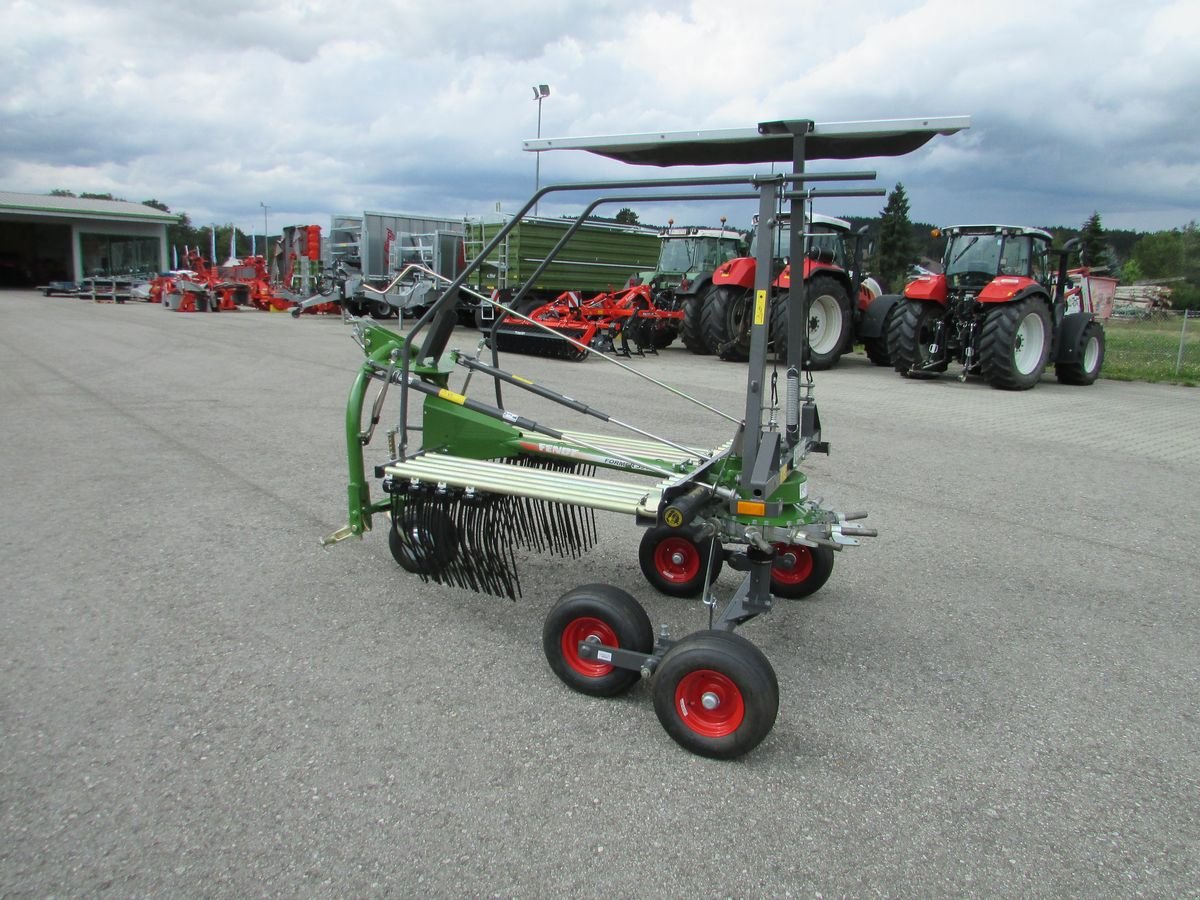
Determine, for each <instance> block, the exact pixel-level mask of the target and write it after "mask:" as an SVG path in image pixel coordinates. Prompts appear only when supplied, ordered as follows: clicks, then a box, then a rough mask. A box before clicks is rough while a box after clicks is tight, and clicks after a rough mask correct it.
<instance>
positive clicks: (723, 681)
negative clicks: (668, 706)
mask: <svg viewBox="0 0 1200 900" xmlns="http://www.w3.org/2000/svg"><path fill="white" fill-rule="evenodd" d="M675 712H676V713H678V714H679V719H680V721H681V722H683V724H684V725H686V726H687V727H688V728H690V729H691V730H692V731H694V732H696V734H699V735H703V736H704V737H710V738H719V737H725V736H726V735H729V734H733V733H734V732H735V731H737V730H738V727H739V726H740V725H741V724H742V720H743V719H744V718H745V717H746V704H745V701H743V699H742V692H741V691H740V690H739V689H738V686H737V685H736V684H734V683H733V679H731V678H730V677H729V676H728V675H723V674H722V673H720V672H717V671H714V670H713V669H697V670H696V671H694V672H689V673H688V674H687V675H685V676H683V678H681V679H680V680H679V684H678V685H676V686H675Z"/></svg>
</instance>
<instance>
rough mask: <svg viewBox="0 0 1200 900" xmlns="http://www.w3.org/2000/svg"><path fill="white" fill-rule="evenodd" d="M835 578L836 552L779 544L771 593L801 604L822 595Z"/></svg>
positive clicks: (825, 548) (828, 549) (773, 566)
mask: <svg viewBox="0 0 1200 900" xmlns="http://www.w3.org/2000/svg"><path fill="white" fill-rule="evenodd" d="M832 574H833V550H831V549H830V548H829V547H806V546H804V545H803V544H776V545H775V562H774V564H773V565H772V566H771V593H772V594H774V595H775V596H776V597H782V598H783V599H784V600H800V599H802V598H804V597H807V596H809V595H810V594H814V593H816V592H817V591H819V590H820V589H821V588H822V587H823V586H824V584H825V582H827V581H828V580H829V576H830V575H832Z"/></svg>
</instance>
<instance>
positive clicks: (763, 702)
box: [654, 631, 779, 759]
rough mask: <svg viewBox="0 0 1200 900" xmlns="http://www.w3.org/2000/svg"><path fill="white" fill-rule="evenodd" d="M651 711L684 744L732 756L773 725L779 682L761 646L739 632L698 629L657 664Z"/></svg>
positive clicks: (750, 746)
mask: <svg viewBox="0 0 1200 900" xmlns="http://www.w3.org/2000/svg"><path fill="white" fill-rule="evenodd" d="M654 712H655V713H656V714H657V715H658V721H659V722H661V723H662V726H663V728H664V729H666V732H667V734H669V735H670V736H671V738H672V740H674V741H675V742H676V743H677V744H679V745H680V746H681V747H683V748H684V749H686V750H688V751H690V752H692V753H696V754H699V755H700V756H710V757H713V758H715V759H732V758H734V757H736V756H741V755H742V754H743V753H746V752H748V751H750V750H753V749H754V748H755V747H757V746H758V745H759V743H761V742H762V740H763V738H765V737H766V736H767V735H768V734H769V733H770V731H771V729H772V727H774V725H775V717H776V716H777V715H778V713H779V682H778V680H777V679H776V677H775V670H774V669H773V668H771V663H770V662H769V661H768V660H767V658H766V656H764V655H763V653H762V651H761V650H759V649H758V648H757V647H755V646H754V645H753V644H752V643H750V642H749V641H748V640H746V639H745V638H744V637H742V636H741V635H739V634H734V633H732V632H728V631H698V632H696V633H695V634H690V635H688V636H687V637H685V638H683V639H682V640H681V641H679V642H678V643H677V644H675V645H674V646H672V647H671V649H670V650H668V651H667V654H666V656H664V657H663V660H662V662H661V663H660V664H659V666H658V670H657V672H656V673H655V675H654Z"/></svg>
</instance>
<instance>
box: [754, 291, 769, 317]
mask: <svg viewBox="0 0 1200 900" xmlns="http://www.w3.org/2000/svg"><path fill="white" fill-rule="evenodd" d="M765 321H767V292H766V291H755V293H754V324H755V325H761V324H762V323H763V322H765Z"/></svg>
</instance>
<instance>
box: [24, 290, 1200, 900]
mask: <svg viewBox="0 0 1200 900" xmlns="http://www.w3.org/2000/svg"><path fill="white" fill-rule="evenodd" d="M347 335H348V330H347V329H346V328H345V327H344V326H343V325H342V324H341V323H340V322H339V321H336V320H333V319H319V318H314V317H306V318H304V319H303V320H300V321H294V320H292V319H291V318H290V317H286V316H279V315H267V314H263V313H255V312H240V313H224V314H216V315H214V314H207V315H204V314H200V315H195V314H193V315H188V314H172V313H168V312H165V311H163V310H161V309H159V308H158V307H154V306H144V305H133V304H126V305H123V306H117V305H95V304H91V303H87V302H83V301H80V300H77V299H70V298H51V299H46V298H42V297H40V296H38V295H36V294H33V293H26V292H4V293H0V417H2V422H3V428H0V464H2V470H0V472H2V475H3V477H2V479H0V510H2V511H3V512H2V517H0V548H2V549H0V560H2V561H3V564H2V565H0V609H2V610H3V622H4V627H3V629H0V673H2V680H0V746H2V752H0V894H3V895H6V896H23V895H32V896H49V895H93V894H100V893H113V894H116V895H124V896H147V895H160V896H161V895H184V896H237V897H240V896H247V895H277V896H342V897H345V896H364V895H373V894H385V893H390V894H395V895H401V896H420V895H431V896H489V895H502V896H509V895H512V896H526V897H528V896H601V895H604V896H623V897H632V896H680V897H684V896H686V897H700V896H705V897H706V896H772V897H774V896H787V895H796V896H814V895H817V894H822V895H824V896H871V895H877V894H884V895H891V896H908V897H930V896H954V897H961V896H994V895H1008V896H1018V895H1019V896H1142V895H1145V896H1158V897H1168V896H1181V895H1192V896H1195V895H1196V892H1197V885H1198V884H1200V859H1198V854H1200V851H1198V850H1197V848H1198V847H1200V824H1198V823H1200V764H1198V762H1197V760H1198V759H1200V738H1198V734H1200V724H1198V722H1197V709H1198V708H1200V684H1198V680H1200V650H1198V645H1200V641H1198V638H1200V629H1198V627H1197V625H1198V618H1200V614H1198V612H1197V604H1196V595H1197V593H1198V591H1197V585H1198V582H1200V578H1198V576H1200V546H1198V541H1197V538H1198V537H1200V522H1198V515H1197V510H1200V391H1196V390H1189V389H1182V388H1175V387H1170V386H1152V385H1143V384H1123V383H1117V382H1107V381H1101V382H1099V383H1097V384H1096V385H1095V386H1093V387H1091V388H1067V387H1060V386H1059V385H1058V384H1057V383H1056V382H1054V380H1053V378H1052V377H1050V378H1048V379H1047V380H1046V381H1044V382H1043V383H1042V384H1041V385H1039V386H1038V387H1037V388H1036V389H1035V390H1033V391H1031V392H1027V393H1022V394H1006V393H1001V392H998V391H994V390H991V389H990V388H988V387H986V386H984V385H982V384H980V383H978V382H969V383H966V384H961V383H959V382H958V381H956V380H953V379H952V378H949V377H945V378H943V379H942V380H940V381H938V382H935V383H914V382H908V381H904V380H902V379H900V378H899V377H897V376H896V375H895V374H893V373H890V372H885V371H882V370H879V369H876V368H873V367H871V366H870V365H868V364H867V363H866V362H865V360H864V359H863V358H862V357H855V358H851V359H848V360H846V361H845V363H844V364H843V366H841V367H840V368H839V369H838V370H836V371H834V372H830V373H821V374H818V376H817V388H818V397H819V399H820V401H821V413H822V420H823V423H824V426H825V435H826V437H827V438H829V439H830V440H831V441H832V444H833V454H832V456H830V457H817V458H815V459H814V460H812V464H811V466H809V472H810V475H811V477H812V481H813V487H814V493H816V494H818V495H822V496H824V497H825V499H826V502H827V504H828V505H831V506H834V507H835V508H840V509H856V508H866V509H869V510H870V511H871V518H870V519H869V520H868V522H869V523H870V524H874V525H876V526H877V527H878V528H879V529H880V530H881V536H880V537H879V538H878V539H877V540H875V541H873V542H869V543H867V544H866V545H865V546H864V547H862V548H859V549H857V550H853V551H850V552H847V553H844V554H842V555H841V556H839V557H838V563H837V568H836V570H835V573H834V576H833V578H832V579H831V581H830V583H829V585H828V586H827V587H826V588H825V589H824V590H823V591H822V592H821V593H820V594H819V596H818V598H815V599H813V600H811V601H807V602H799V603H790V604H787V605H785V606H783V607H782V608H780V609H778V610H776V612H774V613H772V614H771V615H770V616H767V617H764V618H763V619H760V620H757V621H755V622H753V623H751V624H750V625H749V626H748V627H747V628H746V629H745V630H744V633H745V634H746V635H747V636H748V637H750V638H751V639H753V640H754V641H755V642H756V643H757V644H758V645H759V646H760V647H761V648H762V649H763V650H764V652H765V653H766V654H767V656H768V657H769V658H770V659H771V661H772V663H773V664H774V666H775V668H776V670H777V672H778V675H779V681H780V685H781V693H782V699H781V709H780V716H779V721H778V723H777V725H776V727H775V730H774V731H773V732H772V733H771V735H770V736H769V737H768V739H767V740H766V741H765V742H764V744H763V745H762V746H761V747H760V748H759V749H758V750H757V751H756V752H754V753H753V754H751V755H750V756H748V757H746V758H744V759H742V760H739V761H735V762H716V761H712V760H705V759H701V758H697V757H694V756H690V755H688V754H687V753H685V752H683V751H682V750H681V749H679V748H678V747H677V746H676V745H675V744H674V743H672V742H671V741H670V739H669V738H668V737H667V736H666V734H665V733H664V732H663V731H662V729H661V728H660V727H659V725H658V722H657V720H656V719H655V717H654V713H653V708H652V704H651V702H650V692H649V690H648V686H647V685H644V684H643V685H639V686H638V687H637V688H635V690H634V691H633V692H631V693H630V694H629V695H628V696H625V697H623V698H620V699H616V700H611V701H602V700H594V699H589V698H586V697H583V696H580V695H577V694H573V693H571V692H570V691H568V690H567V689H566V688H565V687H564V686H563V685H562V684H561V683H559V681H558V680H557V679H556V678H555V677H554V676H553V675H552V674H551V673H550V671H549V669H548V667H547V666H546V663H545V660H544V658H543V656H542V653H541V648H540V633H541V621H542V616H543V615H544V613H545V611H546V609H548V608H549V605H550V604H551V602H552V601H553V600H554V598H556V597H557V596H559V594H561V593H562V592H563V591H565V590H567V589H568V588H570V587H572V586H574V585H576V584H579V583H583V582H586V581H594V580H608V581H611V582H613V583H615V584H619V585H621V586H623V587H625V588H627V589H629V590H631V591H632V592H634V593H635V594H636V595H638V596H639V597H640V598H642V599H643V600H644V601H645V603H646V605H647V608H648V611H649V613H650V617H651V619H652V621H654V622H656V623H659V622H664V623H667V624H669V625H671V627H672V628H673V629H674V630H675V632H676V633H678V634H682V633H685V632H687V631H689V630H694V629H696V628H699V627H702V625H703V623H704V619H703V615H702V612H701V610H700V609H699V608H698V607H697V605H696V604H694V603H689V602H685V601H678V600H670V599H668V598H664V597H660V596H656V595H653V594H652V592H651V591H650V589H649V588H648V587H647V586H646V585H645V584H644V583H643V582H642V579H641V576H640V574H639V572H638V569H637V563H636V548H637V540H638V537H639V532H638V530H637V529H636V528H635V527H633V526H632V524H631V523H629V522H628V521H626V520H623V519H620V518H617V517H602V518H601V523H600V524H601V528H602V534H603V539H602V542H601V544H600V546H598V547H597V548H596V549H595V550H593V551H592V552H591V553H590V554H589V555H588V556H586V557H585V558H584V559H583V560H582V561H579V562H575V563H562V562H556V561H554V560H551V559H544V558H541V557H532V558H530V559H529V560H528V561H527V564H526V565H525V566H524V568H523V570H522V574H523V577H522V581H523V584H524V586H525V597H524V598H523V599H522V600H521V601H519V602H518V603H516V604H513V603H510V602H508V601H504V600H497V599H493V598H487V597H479V596H475V595H472V594H470V593H467V592H465V591H460V590H457V589H452V588H443V587H438V586H436V585H425V584H422V583H421V582H420V581H418V580H416V579H415V578H414V577H413V576H408V575H405V574H404V573H403V572H401V571H400V570H399V569H398V568H397V567H396V566H395V564H394V563H393V562H392V560H391V558H390V556H389V554H388V551H387V547H386V540H385V538H384V534H383V532H382V531H377V532H376V533H374V534H372V535H369V536H368V537H367V539H366V540H363V541H361V542H360V541H351V542H346V543H344V544H342V545H339V546H337V547H334V548H331V549H329V550H321V549H320V548H319V546H318V543H317V540H318V538H319V537H320V536H321V535H323V534H326V533H328V532H330V531H332V530H333V529H335V528H336V527H338V526H340V525H341V524H343V522H344V520H345V501H344V496H345V487H344V462H343V450H342V446H341V442H342V417H343V406H344V401H345V396H346V393H347V391H348V389H349V387H350V383H351V380H352V378H353V373H354V371H355V368H356V366H357V362H358V360H359V358H360V355H359V351H358V349H357V347H355V346H354V345H353V344H352V343H351V342H350V340H349V339H348V336H347ZM458 339H459V340H460V341H461V343H462V345H464V346H466V345H467V344H468V343H469V342H471V341H472V340H473V332H462V334H461V335H459V336H458ZM509 360H510V363H511V364H512V367H513V368H515V369H517V370H518V371H522V372H524V373H526V374H528V375H530V376H532V377H534V378H537V379H539V380H542V381H545V382H547V383H551V384H554V385H558V386H562V387H563V388H564V389H565V390H566V391H567V392H568V393H571V394H573V395H574V396H578V397H583V398H587V399H590V400H593V401H595V402H596V403H597V404H598V405H601V406H605V407H607V409H608V411H610V412H611V413H613V414H614V415H619V416H621V417H623V418H626V419H630V420H634V421H638V422H644V423H647V424H648V425H650V426H651V427H653V428H654V429H656V430H658V431H660V432H661V433H664V434H667V435H669V436H671V437H673V438H678V439H683V440H687V441H699V442H703V443H708V442H713V443H715V442H717V441H719V440H722V439H724V437H726V436H727V434H728V428H727V426H725V425H724V424H722V423H721V421H720V420H717V419H714V418H712V417H711V416H708V415H706V414H703V413H702V412H699V411H696V410H694V409H693V408H690V407H688V406H686V405H683V404H681V403H679V402H678V401H676V400H674V399H672V398H671V397H669V396H667V395H665V394H663V393H661V392H659V391H657V390H656V389H653V388H651V387H649V386H642V385H641V384H640V383H635V382H632V381H630V380H628V379H626V378H624V377H623V376H621V375H620V373H618V372H617V371H616V370H615V369H613V368H612V367H610V366H606V365H604V364H603V363H600V362H598V361H594V360H593V361H589V362H587V363H584V364H571V363H565V362H551V361H544V360H530V359H520V360H519V361H518V360H517V358H513V357H510V358H509ZM633 365H634V366H635V367H637V368H639V369H641V370H644V371H647V372H651V373H654V374H656V375H658V376H667V377H669V378H671V379H672V380H673V381H674V382H676V383H679V384H681V385H686V386H687V387H688V389H689V390H692V391H694V392H695V393H696V394H698V395H700V396H703V397H704V398H705V399H706V400H708V401H709V402H711V403H713V404H714V405H716V406H718V407H720V408H722V409H725V410H728V411H730V412H733V413H740V410H741V403H742V401H741V395H742V389H743V381H744V367H742V366H738V365H730V364H722V363H718V362H716V361H715V360H712V359H705V358H699V357H693V356H690V355H689V354H687V353H686V352H685V351H683V350H682V349H674V348H673V349H671V350H669V351H667V352H665V353H663V354H662V355H661V356H660V357H659V358H657V359H649V360H642V361H636V362H634V363H633ZM509 399H510V403H512V405H513V406H514V407H515V408H517V409H519V410H520V411H523V412H529V413H531V414H536V415H542V413H543V411H544V408H543V407H541V406H539V405H537V404H533V403H525V402H523V401H522V402H513V401H516V400H517V399H518V398H517V397H514V396H512V395H511V394H510V395H509ZM555 421H557V422H560V423H561V424H563V425H566V426H568V427H589V428H590V427H591V426H590V425H588V424H587V423H584V422H580V421H577V420H574V419H572V418H570V417H569V416H567V417H565V418H564V417H561V416H559V417H556V418H555ZM733 577H734V576H733V575H732V574H731V573H726V574H723V575H722V578H721V586H722V588H724V589H726V590H731V589H732V588H733V586H734V584H735V582H734V580H733Z"/></svg>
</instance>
